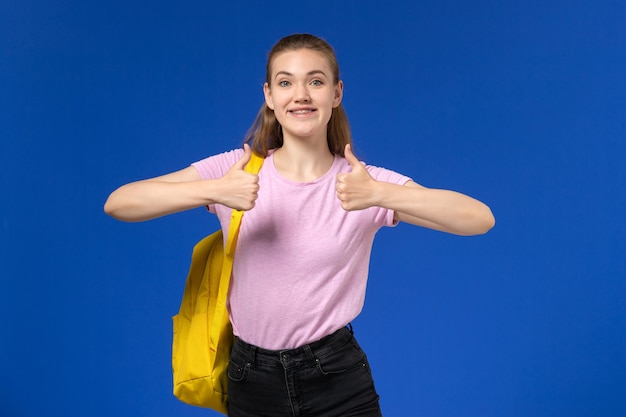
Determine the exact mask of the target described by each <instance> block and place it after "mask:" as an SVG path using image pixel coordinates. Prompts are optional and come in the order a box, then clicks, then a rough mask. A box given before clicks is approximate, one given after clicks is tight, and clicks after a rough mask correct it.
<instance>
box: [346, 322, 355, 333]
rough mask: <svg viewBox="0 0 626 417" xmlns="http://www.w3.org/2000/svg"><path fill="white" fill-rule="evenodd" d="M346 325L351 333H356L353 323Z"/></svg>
mask: <svg viewBox="0 0 626 417" xmlns="http://www.w3.org/2000/svg"><path fill="white" fill-rule="evenodd" d="M346 327H347V328H348V330H350V333H352V334H354V330H352V323H348V324H347V325H346Z"/></svg>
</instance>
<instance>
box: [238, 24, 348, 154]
mask: <svg viewBox="0 0 626 417" xmlns="http://www.w3.org/2000/svg"><path fill="white" fill-rule="evenodd" d="M298 49H310V50H313V51H317V52H319V53H321V54H322V55H324V57H325V58H326V59H327V60H328V63H329V64H330V68H331V70H332V71H333V82H334V83H335V85H337V83H338V82H339V64H338V63H337V56H336V55H335V51H334V50H333V48H332V46H330V44H329V43H328V42H326V41H325V40H323V39H321V38H318V37H317V36H314V35H309V34H307V33H301V34H294V35H289V36H286V37H284V38H282V39H281V40H279V41H278V42H277V43H276V44H275V45H274V46H273V47H272V49H271V50H270V52H269V54H268V56H267V64H266V68H265V81H266V82H267V83H268V85H269V84H270V81H271V76H272V74H271V72H272V68H271V67H272V62H273V60H274V57H276V55H278V54H280V53H281V52H286V51H295V50H298ZM327 141H328V149H329V150H330V151H331V152H332V153H333V154H338V155H341V156H344V149H345V147H346V145H347V144H350V145H352V134H351V133H350V123H349V122H348V116H347V115H346V112H345V110H344V109H343V105H342V104H341V103H340V104H339V106H337V107H335V108H333V111H332V114H331V116H330V120H329V122H328V129H327ZM244 142H245V143H249V142H251V147H252V150H254V151H255V152H256V153H258V154H259V155H261V156H263V157H265V156H267V153H268V151H269V150H270V149H274V148H280V147H281V146H283V131H282V128H281V126H280V124H279V123H278V120H276V116H275V115H274V111H273V110H272V109H270V108H269V107H268V106H267V104H265V103H263V105H262V106H261V109H260V110H259V112H258V114H257V116H256V118H255V119H254V122H253V123H252V126H251V127H250V129H249V130H248V133H247V134H246V138H245V140H244Z"/></svg>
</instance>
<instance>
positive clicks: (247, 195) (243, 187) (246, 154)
mask: <svg viewBox="0 0 626 417" xmlns="http://www.w3.org/2000/svg"><path fill="white" fill-rule="evenodd" d="M251 157H252V150H251V149H250V146H248V144H244V145H243V156H242V157H241V158H240V159H239V161H237V162H236V163H235V164H234V165H233V166H232V167H230V169H229V170H228V172H227V173H226V174H225V175H224V176H223V177H222V178H221V181H220V182H221V183H222V186H223V187H224V188H223V192H222V196H221V197H222V198H221V201H220V203H222V204H224V205H225V206H228V207H230V208H232V209H235V210H250V209H251V208H253V207H254V204H255V202H256V199H257V197H258V192H259V176H258V175H254V174H250V173H248V172H246V171H244V168H245V166H246V164H247V163H248V161H250V158H251Z"/></svg>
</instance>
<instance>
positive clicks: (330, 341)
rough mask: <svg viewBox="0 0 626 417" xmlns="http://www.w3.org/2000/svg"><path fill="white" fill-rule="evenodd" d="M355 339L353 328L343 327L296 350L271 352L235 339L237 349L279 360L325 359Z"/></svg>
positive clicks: (349, 326)
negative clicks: (309, 357)
mask: <svg viewBox="0 0 626 417" xmlns="http://www.w3.org/2000/svg"><path fill="white" fill-rule="evenodd" d="M352 337H353V331H352V326H351V325H348V326H347V327H342V328H341V329H339V330H337V331H336V332H334V333H332V334H330V335H328V336H325V337H323V338H321V339H320V340H317V341H315V342H312V343H309V344H307V345H303V346H300V347H297V348H294V349H284V350H270V349H264V348H261V347H258V346H255V345H251V344H249V343H247V342H245V341H243V340H242V339H240V338H238V337H235V348H239V349H243V350H246V351H248V352H249V353H251V354H252V355H253V356H264V357H267V358H273V359H277V360H279V361H280V360H281V359H282V360H284V359H285V358H295V357H300V356H302V355H305V356H308V355H313V357H323V356H326V355H327V354H328V353H330V352H333V351H335V350H337V349H338V348H340V347H341V346H343V345H344V344H346V343H347V342H348V341H350V340H351V339H352Z"/></svg>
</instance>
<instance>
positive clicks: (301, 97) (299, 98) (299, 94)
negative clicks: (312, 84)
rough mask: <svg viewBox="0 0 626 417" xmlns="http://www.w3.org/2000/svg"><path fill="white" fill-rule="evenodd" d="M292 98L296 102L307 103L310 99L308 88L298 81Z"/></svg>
mask: <svg viewBox="0 0 626 417" xmlns="http://www.w3.org/2000/svg"><path fill="white" fill-rule="evenodd" d="M294 100H295V101H296V102H298V103H308V102H309V101H310V100H311V96H310V95H309V89H308V88H307V85H306V84H303V83H298V84H297V85H296V90H295V94H294Z"/></svg>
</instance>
